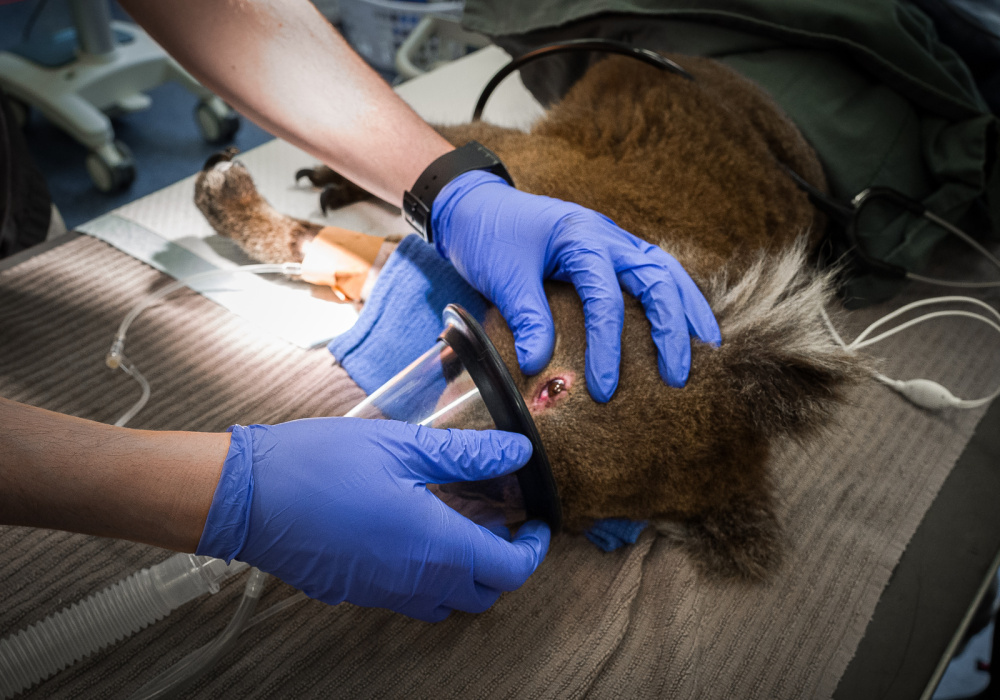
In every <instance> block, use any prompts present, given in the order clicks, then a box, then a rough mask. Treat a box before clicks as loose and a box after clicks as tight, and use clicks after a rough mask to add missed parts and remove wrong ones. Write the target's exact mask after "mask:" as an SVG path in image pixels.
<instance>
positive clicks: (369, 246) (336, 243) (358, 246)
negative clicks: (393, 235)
mask: <svg viewBox="0 0 1000 700" xmlns="http://www.w3.org/2000/svg"><path fill="white" fill-rule="evenodd" d="M383 242H384V239H382V238H380V237H379V236H369V235H368V234H365V233H358V232H357V231H348V230H347V229H343V228H337V227H336V226H326V227H325V228H322V229H320V232H319V233H317V234H316V237H315V238H314V239H313V240H312V241H310V242H309V243H307V244H306V245H305V246H304V248H305V255H304V256H303V258H302V279H304V280H305V281H306V282H309V283H310V284H320V285H326V286H328V287H331V288H333V291H334V292H337V294H338V296H343V297H344V299H343V301H357V300H359V299H360V298H361V288H362V287H363V286H364V284H365V279H366V278H367V277H368V271H369V270H371V267H372V263H373V262H375V258H376V257H377V256H378V251H379V249H380V248H381V247H382V243H383Z"/></svg>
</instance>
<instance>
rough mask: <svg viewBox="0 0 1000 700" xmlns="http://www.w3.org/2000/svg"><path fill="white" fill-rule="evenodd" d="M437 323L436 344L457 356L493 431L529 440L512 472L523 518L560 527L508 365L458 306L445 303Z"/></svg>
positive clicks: (541, 453)
mask: <svg viewBox="0 0 1000 700" xmlns="http://www.w3.org/2000/svg"><path fill="white" fill-rule="evenodd" d="M442 319H443V320H444V323H445V329H444V331H443V332H442V333H441V335H440V336H438V340H443V341H444V342H446V343H447V344H448V345H449V346H450V347H451V349H452V350H454V351H455V354H456V355H458V359H459V360H461V362H462V364H463V365H464V366H465V369H466V370H467V371H468V373H469V376H470V377H472V381H473V382H475V384H476V388H477V389H479V395H480V396H481V397H482V399H483V403H484V404H486V409H487V410H488V411H489V412H490V416H491V417H492V418H493V423H494V424H495V425H496V427H497V429H498V430H506V431H509V432H512V433H520V434H521V435H524V436H525V437H526V438H528V439H529V440H530V441H531V446H532V452H531V458H530V459H529V460H528V463H527V464H525V465H524V466H523V467H521V468H520V469H519V470H517V472H515V475H516V476H517V481H518V483H519V484H520V486H521V493H522V494H523V496H524V505H525V509H526V510H527V513H528V517H529V518H532V519H534V518H538V519H541V520H544V521H545V522H546V523H548V525H549V527H550V528H551V529H552V531H553V532H556V531H558V530H559V528H560V527H561V526H562V507H561V505H560V504H559V491H558V489H557V487H556V481H555V479H554V478H553V477H552V466H551V465H550V464H549V458H548V456H547V455H546V454H545V448H544V447H543V446H542V438H541V436H540V435H539V434H538V428H537V427H535V421H534V420H533V419H532V417H531V414H530V413H529V412H528V407H527V406H526V405H525V403H524V399H523V398H522V397H521V393H520V392H519V391H518V390H517V386H516V385H515V384H514V379H513V378H512V377H511V376H510V371H509V370H508V369H507V365H505V364H504V363H503V360H501V359H500V353H498V352H497V349H496V347H495V346H494V345H493V343H492V342H491V341H490V339H489V338H488V337H487V335H486V332H485V331H484V330H483V327H482V326H481V325H479V322H478V321H476V319H475V318H473V317H472V314H470V313H469V312H468V311H466V310H465V309H463V308H462V307H461V306H459V305H457V304H448V306H446V307H445V309H444V313H443V314H442Z"/></svg>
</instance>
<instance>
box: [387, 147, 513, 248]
mask: <svg viewBox="0 0 1000 700" xmlns="http://www.w3.org/2000/svg"><path fill="white" fill-rule="evenodd" d="M471 170H485V171H487V172H491V173H493V174H494V175H499V176H500V177H502V178H503V179H504V180H506V181H507V183H508V184H510V186H511V187H513V186H514V181H513V179H511V177H510V173H508V172H507V168H505V167H504V164H503V162H501V160H500V159H499V158H498V157H497V155H496V154H495V153H494V152H493V151H491V150H490V149H488V148H486V146H484V145H483V144H481V143H479V142H478V141H469V143H467V144H465V145H464V146H462V147H460V148H456V149H455V150H453V151H448V152H447V153H445V154H444V155H443V156H441V157H439V158H437V159H436V160H435V161H434V162H433V163H431V164H430V165H428V166H427V169H426V170H424V172H422V173H421V174H420V177H418V178H417V181H416V182H415V183H414V184H413V187H412V188H411V189H409V190H406V192H404V193H403V217H404V218H405V219H406V221H407V222H408V223H409V224H410V226H412V227H413V228H414V229H415V230H416V232H417V233H418V234H420V236H421V237H422V238H423V239H424V240H425V241H427V242H428V243H433V242H434V232H433V230H432V227H431V209H433V207H434V199H435V198H436V197H437V196H438V194H439V193H440V192H441V190H443V189H444V187H445V185H447V184H448V183H449V182H451V181H452V180H454V179H455V178H456V177H458V176H459V175H462V174H463V173H467V172H469V171H471Z"/></svg>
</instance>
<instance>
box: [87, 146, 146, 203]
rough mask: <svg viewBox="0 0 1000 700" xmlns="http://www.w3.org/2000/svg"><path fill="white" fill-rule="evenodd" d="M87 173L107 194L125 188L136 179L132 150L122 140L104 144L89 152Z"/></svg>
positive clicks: (98, 187)
mask: <svg viewBox="0 0 1000 700" xmlns="http://www.w3.org/2000/svg"><path fill="white" fill-rule="evenodd" d="M87 174H88V175H90V179H91V181H92V182H93V183H94V186H95V187H96V188H97V189H99V190H100V191H101V192H104V193H105V194H109V193H111V192H118V191H119V190H123V189H125V188H126V187H128V186H129V185H131V184H132V181H133V180H135V160H134V159H133V158H132V151H130V150H129V148H128V146H126V145H125V144H124V143H122V142H121V141H115V142H114V143H106V144H104V145H103V146H101V147H100V148H98V149H97V150H96V151H91V152H90V153H88V154H87Z"/></svg>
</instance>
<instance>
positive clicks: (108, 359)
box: [104, 263, 302, 427]
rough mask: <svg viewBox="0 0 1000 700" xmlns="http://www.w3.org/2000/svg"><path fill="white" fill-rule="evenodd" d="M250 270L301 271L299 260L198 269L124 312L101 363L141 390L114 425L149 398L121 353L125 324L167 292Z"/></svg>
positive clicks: (144, 385) (145, 384)
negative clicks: (137, 385) (119, 372)
mask: <svg viewBox="0 0 1000 700" xmlns="http://www.w3.org/2000/svg"><path fill="white" fill-rule="evenodd" d="M241 272H242V273H250V274H254V275H268V274H279V275H288V276H292V275H300V274H302V264H301V263H280V264H274V263H260V264H257V265H243V266H241V267H236V268H232V269H229V270H226V269H218V270H206V271H205V272H198V273H195V274H193V275H190V276H188V277H185V278H183V279H179V280H177V281H175V282H171V283H170V284H168V285H166V286H164V287H160V288H159V289H157V290H156V291H155V292H152V293H151V294H148V295H147V296H146V297H145V298H144V299H143V300H142V301H140V302H139V303H138V304H136V305H135V306H133V307H132V310H131V311H129V312H128V314H127V315H126V316H125V318H124V319H122V322H121V324H120V325H119V326H118V333H116V334H115V339H114V342H112V343H111V349H110V350H109V351H108V354H107V355H106V356H105V358H104V362H105V364H107V366H108V367H110V368H111V369H120V370H122V371H123V372H125V374H127V375H129V376H130V377H132V378H133V379H134V380H135V381H136V382H138V384H139V387H140V389H142V394H141V395H140V397H139V400H138V401H136V402H135V404H134V405H133V406H132V408H130V409H129V410H128V411H126V412H125V413H124V415H122V417H121V418H119V419H118V420H116V421H115V425H116V426H118V427H122V426H124V425H125V424H126V423H128V422H129V421H130V420H132V419H133V418H135V415H136V414H137V413H138V412H139V411H141V410H142V409H143V407H144V406H145V405H146V402H147V401H149V396H150V388H149V382H148V381H146V378H145V377H144V376H142V373H141V372H139V370H138V369H137V368H136V366H135V365H134V364H132V362H131V361H130V360H129V359H128V357H126V355H125V334H126V333H128V329H129V326H131V325H132V322H133V321H135V319H137V318H138V317H139V315H140V314H141V313H142V312H143V311H145V310H146V309H148V308H149V307H150V306H152V305H153V304H155V303H156V302H158V301H160V300H161V299H163V298H164V297H165V296H167V295H169V294H173V293H174V292H176V291H177V290H178V289H182V288H183V287H186V286H188V285H189V283H191V282H196V281H199V280H203V279H208V278H211V277H218V276H220V275H230V274H235V273H241Z"/></svg>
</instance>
